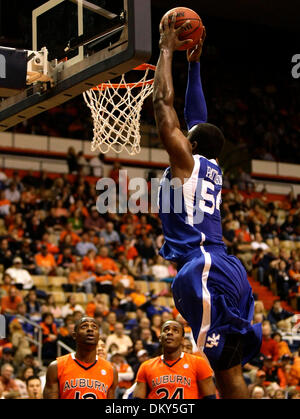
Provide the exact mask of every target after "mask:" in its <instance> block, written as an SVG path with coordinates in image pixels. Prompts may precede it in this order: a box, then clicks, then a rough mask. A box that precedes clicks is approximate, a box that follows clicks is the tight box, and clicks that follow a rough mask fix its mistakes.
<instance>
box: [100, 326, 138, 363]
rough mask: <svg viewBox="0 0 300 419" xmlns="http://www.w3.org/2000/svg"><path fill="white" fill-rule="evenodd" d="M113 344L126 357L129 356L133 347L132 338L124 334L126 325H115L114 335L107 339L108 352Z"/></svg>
mask: <svg viewBox="0 0 300 419" xmlns="http://www.w3.org/2000/svg"><path fill="white" fill-rule="evenodd" d="M112 343H115V344H116V345H117V346H118V350H119V352H120V353H121V354H122V355H124V356H126V355H127V354H128V352H129V349H130V348H132V346H133V342H132V340H131V338H130V337H129V336H127V335H126V334H125V333H124V325H123V324H122V323H120V322H118V323H116V324H115V327H114V333H112V334H111V335H109V336H108V338H107V339H106V349H107V350H108V348H109V347H110V345H111V344H112Z"/></svg>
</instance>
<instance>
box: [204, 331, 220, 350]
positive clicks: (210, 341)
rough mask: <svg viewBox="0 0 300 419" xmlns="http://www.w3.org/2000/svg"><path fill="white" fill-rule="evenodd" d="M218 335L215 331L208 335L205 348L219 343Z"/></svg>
mask: <svg viewBox="0 0 300 419" xmlns="http://www.w3.org/2000/svg"><path fill="white" fill-rule="evenodd" d="M219 340H220V335H216V334H215V333H213V334H212V336H208V338H207V341H206V345H205V347H206V348H213V347H214V346H216V347H217V346H218V345H219Z"/></svg>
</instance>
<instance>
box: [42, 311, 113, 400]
mask: <svg viewBox="0 0 300 419" xmlns="http://www.w3.org/2000/svg"><path fill="white" fill-rule="evenodd" d="M73 338H74V339H75V341H76V352H75V353H71V354H67V355H64V356H61V357H59V358H57V360H56V361H53V362H52V363H51V364H50V365H49V367H48V370H47V376H46V384H45V389H44V398H45V399H113V398H115V389H116V386H117V384H118V373H117V371H116V369H114V367H113V366H112V364H111V363H110V362H108V361H106V360H105V359H103V358H101V357H98V355H97V345H98V341H99V326H98V325H97V323H96V321H95V319H94V318H92V317H82V318H81V319H80V320H79V321H78V322H77V323H76V325H75V329H74V332H73Z"/></svg>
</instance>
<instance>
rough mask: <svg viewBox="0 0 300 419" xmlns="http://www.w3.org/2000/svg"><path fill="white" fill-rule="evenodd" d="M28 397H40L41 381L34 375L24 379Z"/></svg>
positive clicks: (41, 396)
mask: <svg viewBox="0 0 300 419" xmlns="http://www.w3.org/2000/svg"><path fill="white" fill-rule="evenodd" d="M26 385H27V393H28V399H34V400H38V399H42V398H43V393H42V383H41V379H40V378H39V377H36V376H31V377H28V378H27V380H26Z"/></svg>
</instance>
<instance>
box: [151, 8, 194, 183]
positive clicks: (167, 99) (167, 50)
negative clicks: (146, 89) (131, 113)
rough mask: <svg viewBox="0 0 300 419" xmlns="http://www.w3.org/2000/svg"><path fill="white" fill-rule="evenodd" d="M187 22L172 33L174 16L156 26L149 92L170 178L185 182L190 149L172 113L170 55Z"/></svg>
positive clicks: (191, 161)
mask: <svg viewBox="0 0 300 419" xmlns="http://www.w3.org/2000/svg"><path fill="white" fill-rule="evenodd" d="M188 22H189V21H187V22H186V23H184V24H183V25H181V26H180V27H179V28H177V29H175V27H174V26H175V14H173V15H172V17H171V19H170V20H169V19H168V17H166V18H165V19H164V20H163V21H162V23H161V25H160V42H159V47H160V56H159V60H158V63H157V67H156V72H155V78H154V91H153V106H154V114H155V120H156V125H157V128H158V133H159V136H160V139H161V140H162V142H163V144H164V146H165V148H166V150H167V152H168V154H169V157H170V165H171V169H172V176H173V177H178V178H180V179H182V180H183V179H184V178H188V177H189V176H190V175H191V173H192V170H193V167H194V159H193V157H192V146H191V144H190V143H189V141H188V139H187V138H186V137H185V136H184V135H183V133H182V132H181V130H180V124H179V120H178V117H177V114H176V111H175V109H174V86H173V78H172V60H173V53H174V51H175V50H176V49H177V48H178V47H179V46H180V45H182V44H183V43H186V42H188V41H180V40H179V39H178V35H179V33H180V31H181V30H182V29H183V28H184V26H185V25H186V24H188Z"/></svg>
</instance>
